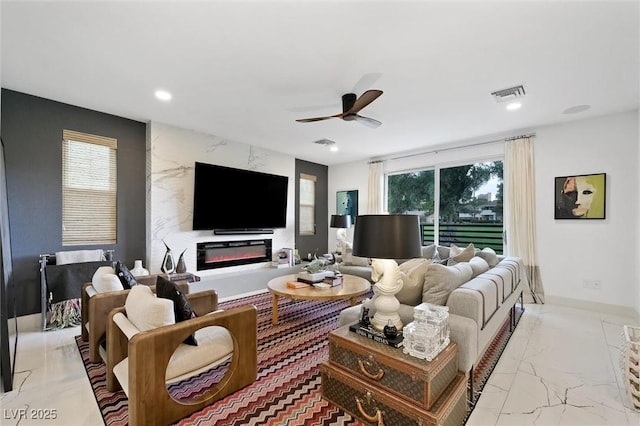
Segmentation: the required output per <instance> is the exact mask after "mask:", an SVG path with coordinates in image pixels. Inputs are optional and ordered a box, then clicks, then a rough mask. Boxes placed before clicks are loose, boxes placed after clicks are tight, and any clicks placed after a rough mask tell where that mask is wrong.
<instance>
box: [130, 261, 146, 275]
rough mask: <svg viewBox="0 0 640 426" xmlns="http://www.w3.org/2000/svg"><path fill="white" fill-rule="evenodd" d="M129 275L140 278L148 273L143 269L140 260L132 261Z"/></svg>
mask: <svg viewBox="0 0 640 426" xmlns="http://www.w3.org/2000/svg"><path fill="white" fill-rule="evenodd" d="M131 273H132V274H133V276H134V277H142V276H144V275H149V271H148V270H146V269H144V267H143V266H142V260H134V261H133V269H132V270H131Z"/></svg>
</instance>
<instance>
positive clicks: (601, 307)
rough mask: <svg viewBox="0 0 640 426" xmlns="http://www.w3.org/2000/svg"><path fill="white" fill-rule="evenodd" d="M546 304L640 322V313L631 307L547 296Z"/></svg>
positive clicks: (545, 298)
mask: <svg viewBox="0 0 640 426" xmlns="http://www.w3.org/2000/svg"><path fill="white" fill-rule="evenodd" d="M544 300H545V303H548V304H550V305H560V306H567V307H569V308H577V309H585V310H590V311H596V312H601V313H603V314H611V315H620V316H628V317H631V318H633V319H634V320H635V321H640V313H638V311H636V310H635V309H633V308H632V307H630V306H621V305H611V304H609V303H601V302H591V301H587V300H580V299H572V298H569V297H562V296H550V295H548V294H545V296H544Z"/></svg>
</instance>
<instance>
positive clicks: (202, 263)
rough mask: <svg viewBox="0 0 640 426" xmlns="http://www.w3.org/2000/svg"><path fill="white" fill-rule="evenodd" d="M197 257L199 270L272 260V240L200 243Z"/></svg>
mask: <svg viewBox="0 0 640 426" xmlns="http://www.w3.org/2000/svg"><path fill="white" fill-rule="evenodd" d="M196 257H197V269H198V271H202V270H205V269H216V268H224V267H227V266H237V265H246V264H249V263H260V262H271V240H269V239H265V240H245V241H210V242H205V243H198V246H197V255H196Z"/></svg>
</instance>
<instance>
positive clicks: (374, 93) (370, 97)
mask: <svg viewBox="0 0 640 426" xmlns="http://www.w3.org/2000/svg"><path fill="white" fill-rule="evenodd" d="M380 95H382V90H367V91H366V92H364V93H363V94H362V95H361V96H360V97H359V98H358V99H356V101H355V102H354V104H353V106H352V107H351V108H350V109H349V111H345V112H344V114H345V115H347V114H356V113H358V111H360V110H361V109H362V108H364V107H366V106H367V105H369V104H370V103H371V102H373V101H375V100H376V99H378V97H379V96H380Z"/></svg>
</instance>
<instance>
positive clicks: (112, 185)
mask: <svg viewBox="0 0 640 426" xmlns="http://www.w3.org/2000/svg"><path fill="white" fill-rule="evenodd" d="M117 147H118V141H117V139H113V138H108V137H103V136H96V135H90V134H87V133H81V132H76V131H73V130H63V132H62V245H63V246H74V245H93V244H115V243H116V223H117V222H116V219H117V218H116V165H117V163H116V160H117V155H116V150H117Z"/></svg>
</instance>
